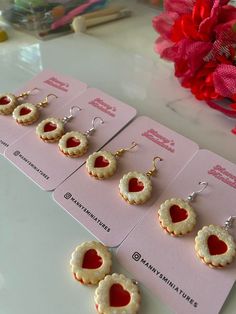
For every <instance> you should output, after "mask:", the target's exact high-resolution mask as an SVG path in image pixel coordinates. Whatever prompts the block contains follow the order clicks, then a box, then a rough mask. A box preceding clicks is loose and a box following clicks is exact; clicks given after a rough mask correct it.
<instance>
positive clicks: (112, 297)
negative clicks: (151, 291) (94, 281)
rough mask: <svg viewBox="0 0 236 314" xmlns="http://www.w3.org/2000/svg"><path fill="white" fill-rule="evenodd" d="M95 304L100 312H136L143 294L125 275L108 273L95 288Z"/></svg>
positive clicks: (100, 313)
mask: <svg viewBox="0 0 236 314" xmlns="http://www.w3.org/2000/svg"><path fill="white" fill-rule="evenodd" d="M94 300H95V305H96V309H97V311H98V313H99V314H114V313H116V314H123V313H126V314H136V313H138V310H139V307H140V302H141V296H140V292H139V289H138V286H137V283H134V282H133V281H132V280H131V279H129V278H127V277H125V276H124V275H119V274H112V275H107V276H106V277H105V279H103V280H102V281H100V282H99V285H98V288H97V289H96V290H95V297H94Z"/></svg>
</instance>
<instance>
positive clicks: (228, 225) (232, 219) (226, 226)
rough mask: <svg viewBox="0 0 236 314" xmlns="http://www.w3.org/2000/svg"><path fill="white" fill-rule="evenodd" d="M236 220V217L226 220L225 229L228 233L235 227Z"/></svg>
mask: <svg viewBox="0 0 236 314" xmlns="http://www.w3.org/2000/svg"><path fill="white" fill-rule="evenodd" d="M235 219H236V216H229V218H228V219H227V220H226V222H225V224H224V229H225V230H226V231H228V230H229V229H231V228H232V227H233V224H234V220H235Z"/></svg>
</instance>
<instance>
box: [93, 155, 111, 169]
mask: <svg viewBox="0 0 236 314" xmlns="http://www.w3.org/2000/svg"><path fill="white" fill-rule="evenodd" d="M108 165H109V161H108V160H107V159H106V158H105V157H103V156H98V157H97V158H96V159H95V163H94V167H95V168H105V167H107V166H108Z"/></svg>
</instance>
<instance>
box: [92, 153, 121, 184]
mask: <svg viewBox="0 0 236 314" xmlns="http://www.w3.org/2000/svg"><path fill="white" fill-rule="evenodd" d="M86 168H87V171H88V173H89V174H90V175H91V176H93V177H95V178H97V179H106V178H108V177H110V176H112V175H113V174H114V173H115V172H116V168H117V161H116V158H115V156H114V155H113V154H112V153H110V152H107V151H99V152H95V153H93V154H91V155H90V156H89V157H88V159H87V161H86Z"/></svg>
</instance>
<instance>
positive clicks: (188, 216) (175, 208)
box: [158, 198, 196, 236]
mask: <svg viewBox="0 0 236 314" xmlns="http://www.w3.org/2000/svg"><path fill="white" fill-rule="evenodd" d="M158 218H159V221H160V224H161V226H162V228H163V229H164V230H165V231H167V232H168V233H169V234H170V235H173V236H181V235H184V234H186V233H188V232H190V231H192V230H193V228H194V226H195V225H196V213H195V211H194V209H193V208H192V207H191V206H190V204H189V202H187V201H184V200H182V199H180V198H171V199H169V200H166V201H165V202H164V203H162V204H161V206H160V208H159V210H158Z"/></svg>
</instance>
